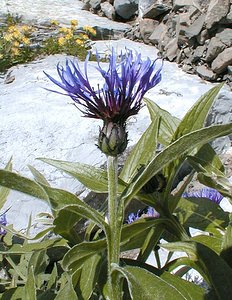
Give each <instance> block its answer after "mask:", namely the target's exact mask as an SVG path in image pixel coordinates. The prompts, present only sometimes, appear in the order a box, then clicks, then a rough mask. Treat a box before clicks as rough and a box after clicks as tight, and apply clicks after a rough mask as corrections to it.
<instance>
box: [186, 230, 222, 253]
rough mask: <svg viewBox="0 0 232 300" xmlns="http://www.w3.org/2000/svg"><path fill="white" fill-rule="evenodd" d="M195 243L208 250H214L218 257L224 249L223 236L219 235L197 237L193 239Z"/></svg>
mask: <svg viewBox="0 0 232 300" xmlns="http://www.w3.org/2000/svg"><path fill="white" fill-rule="evenodd" d="M191 239H192V240H193V241H195V242H198V243H201V244H203V245H205V246H207V247H208V248H210V249H212V250H213V251H214V252H216V253H217V254H218V255H219V254H220V252H221V249H222V236H221V235H220V236H219V235H217V236H213V235H196V236H194V237H192V238H191Z"/></svg>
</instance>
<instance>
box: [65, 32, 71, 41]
mask: <svg viewBox="0 0 232 300" xmlns="http://www.w3.org/2000/svg"><path fill="white" fill-rule="evenodd" d="M72 38H73V34H72V33H68V34H66V36H65V39H66V40H71V39H72Z"/></svg>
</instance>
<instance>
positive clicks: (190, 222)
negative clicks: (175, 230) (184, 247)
mask: <svg viewBox="0 0 232 300" xmlns="http://www.w3.org/2000/svg"><path fill="white" fill-rule="evenodd" d="M175 215H176V216H177V218H178V220H179V221H180V222H181V224H183V225H184V227H185V228H188V227H192V228H197V229H200V230H203V231H207V232H211V233H213V234H219V231H218V230H222V231H223V230H224V229H225V227H226V226H227V224H228V222H229V214H228V213H227V212H225V211H223V210H222V209H221V207H220V206H219V205H218V204H217V203H215V202H213V201H212V200H209V199H207V198H190V197H188V198H181V199H180V200H179V202H178V205H177V207H176V210H175Z"/></svg>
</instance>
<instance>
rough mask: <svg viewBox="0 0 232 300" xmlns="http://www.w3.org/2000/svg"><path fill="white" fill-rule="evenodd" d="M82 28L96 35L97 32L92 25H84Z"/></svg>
mask: <svg viewBox="0 0 232 300" xmlns="http://www.w3.org/2000/svg"><path fill="white" fill-rule="evenodd" d="M83 29H84V30H85V31H86V32H89V33H91V34H92V35H96V34H97V31H96V30H95V29H94V28H93V27H92V26H88V25H86V26H84V27H83Z"/></svg>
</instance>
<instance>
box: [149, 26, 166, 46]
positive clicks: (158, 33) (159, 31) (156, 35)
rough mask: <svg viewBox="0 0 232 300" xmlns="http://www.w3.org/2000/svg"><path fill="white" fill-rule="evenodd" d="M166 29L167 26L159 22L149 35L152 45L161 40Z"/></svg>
mask: <svg viewBox="0 0 232 300" xmlns="http://www.w3.org/2000/svg"><path fill="white" fill-rule="evenodd" d="M167 31H168V27H167V26H166V25H165V24H164V23H160V24H159V25H158V26H157V27H156V28H155V30H154V31H153V33H152V34H151V36H150V37H149V40H150V41H151V43H152V44H153V45H158V44H159V43H161V42H162V40H163V38H164V36H165V35H166V33H167Z"/></svg>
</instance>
